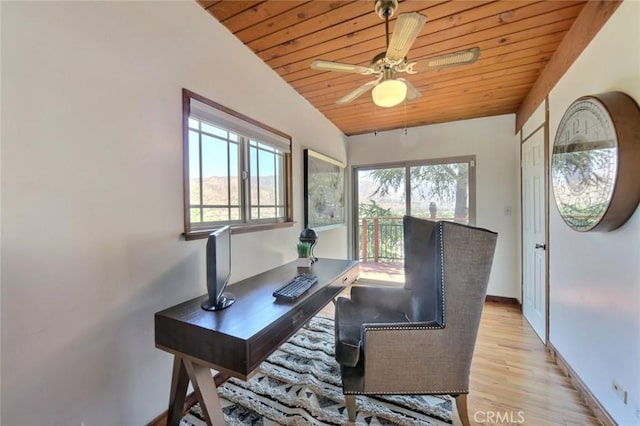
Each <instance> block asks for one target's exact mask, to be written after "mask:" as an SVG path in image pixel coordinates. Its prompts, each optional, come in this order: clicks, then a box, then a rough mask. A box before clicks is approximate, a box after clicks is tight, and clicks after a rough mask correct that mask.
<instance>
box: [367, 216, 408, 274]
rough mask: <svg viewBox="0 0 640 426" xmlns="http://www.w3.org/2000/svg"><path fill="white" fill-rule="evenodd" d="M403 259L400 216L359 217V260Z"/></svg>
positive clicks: (384, 260) (388, 260) (383, 260)
mask: <svg viewBox="0 0 640 426" xmlns="http://www.w3.org/2000/svg"><path fill="white" fill-rule="evenodd" d="M403 259H404V238H403V232H402V217H388V216H385V217H367V218H361V219H360V261H361V262H376V263H377V262H381V261H382V262H394V261H401V260H403Z"/></svg>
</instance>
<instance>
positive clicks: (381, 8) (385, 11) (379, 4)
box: [374, 0, 398, 19]
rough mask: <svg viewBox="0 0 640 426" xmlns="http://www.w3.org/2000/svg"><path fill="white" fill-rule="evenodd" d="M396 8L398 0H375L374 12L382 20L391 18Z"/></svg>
mask: <svg viewBox="0 0 640 426" xmlns="http://www.w3.org/2000/svg"><path fill="white" fill-rule="evenodd" d="M397 8H398V0H376V4H375V6H374V10H375V11H376V13H377V14H378V16H379V17H380V18H382V19H388V18H391V16H393V12H395V11H396V9H397Z"/></svg>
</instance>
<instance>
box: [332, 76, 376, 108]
mask: <svg viewBox="0 0 640 426" xmlns="http://www.w3.org/2000/svg"><path fill="white" fill-rule="evenodd" d="M378 81H380V80H373V81H370V82H368V83H365V84H363V85H362V86H360V87H358V88H357V89H356V90H354V91H353V92H351V93H349V94H348V95H346V96H343V97H342V98H340V99H338V101H337V102H336V103H337V104H338V105H344V104H348V103H349V102H351V101H353V100H354V99H356V98H357V97H359V96H360V95H362V94H364V93H365V92H367V91H369V90H371V89H373V88H374V87H376V86H377V84H378Z"/></svg>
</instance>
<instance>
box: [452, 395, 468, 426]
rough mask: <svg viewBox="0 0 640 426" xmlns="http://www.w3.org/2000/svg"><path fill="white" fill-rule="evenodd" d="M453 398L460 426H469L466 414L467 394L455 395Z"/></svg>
mask: <svg viewBox="0 0 640 426" xmlns="http://www.w3.org/2000/svg"><path fill="white" fill-rule="evenodd" d="M455 398H456V408H457V409H458V416H459V417H460V421H461V422H462V426H469V425H470V424H471V423H469V413H468V412H467V394H460V395H455Z"/></svg>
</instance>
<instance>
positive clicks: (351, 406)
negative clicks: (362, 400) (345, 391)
mask: <svg viewBox="0 0 640 426" xmlns="http://www.w3.org/2000/svg"><path fill="white" fill-rule="evenodd" d="M344 400H345V402H346V404H347V414H348V415H349V421H350V422H355V421H356V396H355V395H345V396H344Z"/></svg>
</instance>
